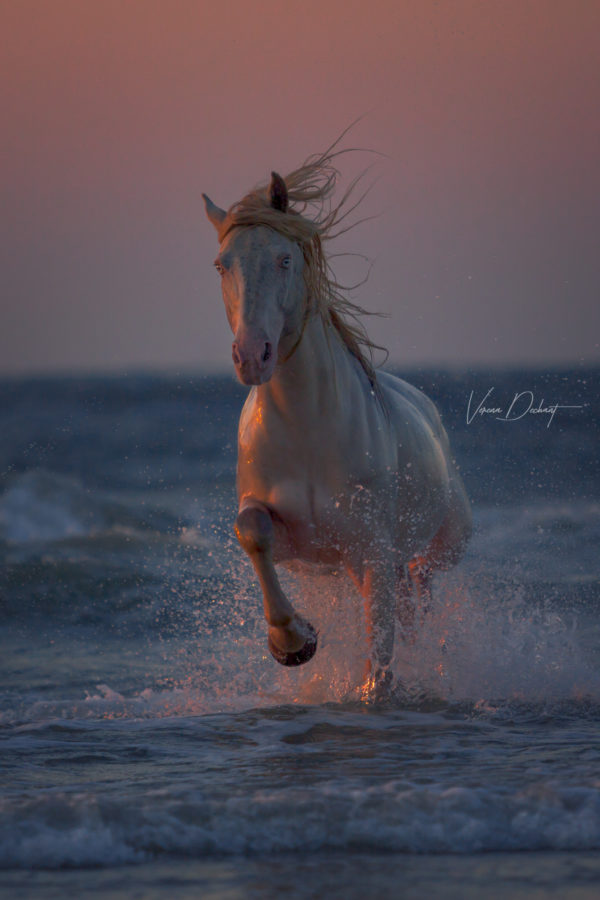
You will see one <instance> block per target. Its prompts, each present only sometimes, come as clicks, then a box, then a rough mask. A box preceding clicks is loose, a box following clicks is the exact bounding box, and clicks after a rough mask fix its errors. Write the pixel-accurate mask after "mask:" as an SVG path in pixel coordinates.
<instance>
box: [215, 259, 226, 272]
mask: <svg viewBox="0 0 600 900" xmlns="http://www.w3.org/2000/svg"><path fill="white" fill-rule="evenodd" d="M215 269H216V270H217V272H218V273H219V275H224V274H225V267H224V266H222V265H221V263H220V262H218V261H217V262H216V263H215Z"/></svg>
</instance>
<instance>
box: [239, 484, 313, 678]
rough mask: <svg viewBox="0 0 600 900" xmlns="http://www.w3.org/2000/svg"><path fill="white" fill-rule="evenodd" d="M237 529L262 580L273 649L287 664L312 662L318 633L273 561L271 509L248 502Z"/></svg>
mask: <svg viewBox="0 0 600 900" xmlns="http://www.w3.org/2000/svg"><path fill="white" fill-rule="evenodd" d="M235 533H236V534H237V538H238V540H239V542H240V544H241V545H242V547H243V548H244V550H245V551H246V553H247V554H248V556H249V557H250V560H251V561H252V565H253V566H254V570H255V572H256V574H257V575H258V580H259V581H260V586H261V588H262V592H263V603H264V610H265V619H266V620H267V623H268V625H269V637H268V644H269V650H270V651H271V653H272V655H273V656H274V658H275V659H276V660H277V662H279V663H281V664H282V665H283V666H300V665H302V663H305V662H308V661H309V659H311V658H312V657H313V656H314V655H315V653H316V650H317V633H316V631H315V629H314V628H313V626H312V625H311V624H310V622H307V621H306V620H305V619H303V618H302V617H301V616H299V615H298V613H297V612H296V611H295V610H294V607H293V606H292V604H291V603H290V601H289V600H288V598H287V597H286V595H285V594H284V592H283V590H282V587H281V585H280V583H279V579H278V577H277V572H276V571H275V566H274V564H273V550H274V546H275V539H276V536H275V528H274V525H273V518H272V516H271V513H270V512H269V510H268V509H267V508H266V507H265V506H263V505H262V504H261V503H259V502H258V501H249V502H246V503H245V504H244V505H243V506H242V508H241V509H240V512H239V514H238V517H237V519H236V522H235Z"/></svg>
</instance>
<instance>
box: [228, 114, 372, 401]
mask: <svg viewBox="0 0 600 900" xmlns="http://www.w3.org/2000/svg"><path fill="white" fill-rule="evenodd" d="M346 130H348V129H346ZM345 133H346V132H344V133H343V134H342V135H340V137H339V138H338V139H337V140H336V141H335V142H334V143H333V144H332V145H331V147H329V148H328V149H327V150H325V152H324V153H321V154H317V155H314V156H310V157H309V158H308V159H307V160H306V161H305V162H304V163H303V164H302V165H301V166H300V168H298V169H295V170H294V171H293V172H290V173H289V175H286V176H285V177H284V179H283V180H284V181H285V185H286V188H287V193H288V200H289V206H288V209H287V211H286V212H282V211H281V210H278V209H274V208H273V207H272V206H271V203H270V198H269V185H268V184H265V185H260V186H259V187H257V188H256V189H255V190H253V191H250V192H249V193H248V194H246V196H245V197H243V198H242V199H241V200H239V201H238V202H237V203H235V204H234V205H233V206H232V207H231V208H230V209H229V210H228V212H227V215H226V217H225V219H224V220H223V222H222V224H221V226H220V228H219V242H222V241H223V240H224V238H225V237H226V235H227V234H228V233H229V232H230V231H231V230H232V229H234V228H238V227H243V226H253V225H266V226H268V227H269V228H273V229H274V230H275V231H278V232H279V233H280V234H283V235H284V236H285V237H287V238H289V239H290V240H292V241H295V242H296V243H298V244H299V245H300V246H301V248H302V252H303V254H304V281H305V284H306V288H307V299H308V301H310V300H311V299H312V301H313V302H314V303H316V306H317V310H318V312H319V313H320V314H321V316H322V317H323V319H324V320H325V321H329V322H331V324H332V325H333V326H334V327H335V329H336V330H337V332H338V333H339V335H340V337H341V338H342V340H343V342H344V344H345V345H346V347H347V348H348V350H349V351H350V353H352V354H353V355H354V356H355V357H356V358H357V359H358V361H359V362H360V364H361V366H362V367H363V369H364V370H365V372H366V374H367V376H368V378H369V380H370V382H371V384H372V385H373V386H374V387H376V386H377V377H376V374H375V369H374V367H373V360H372V357H373V351H374V350H383V351H384V353H385V352H386V351H385V350H384V348H383V347H380V346H379V345H378V344H375V343H374V342H373V341H372V340H371V339H370V338H369V336H368V334H367V332H366V330H365V328H364V326H363V324H362V322H361V321H360V317H361V316H363V315H373V314H372V313H369V312H368V311H367V310H365V309H363V308H362V307H361V306H359V305H358V304H356V303H354V302H353V301H352V300H350V298H349V296H348V293H349V291H350V290H352V289H353V288H355V287H358V286H359V285H351V286H344V285H342V284H340V283H339V282H338V281H337V279H336V277H335V275H334V273H333V270H332V268H331V265H330V262H329V259H328V257H327V254H326V253H325V250H324V244H325V243H326V242H327V241H330V240H333V239H334V238H337V237H339V236H340V235H341V234H344V233H345V232H347V231H349V230H350V229H351V228H354V227H355V226H356V225H358V224H359V223H360V222H364V221H366V219H365V218H362V219H360V220H358V221H356V222H353V223H351V224H346V225H342V223H344V222H345V221H346V220H347V218H348V216H349V215H350V214H351V213H352V212H353V211H354V210H355V209H356V208H357V207H358V206H359V204H360V203H361V201H362V200H363V199H364V197H365V196H366V194H367V193H368V190H369V189H368V188H367V190H365V191H363V193H362V194H361V195H360V196H359V197H358V199H357V200H355V199H354V197H353V194H354V191H355V189H356V187H357V186H358V185H359V183H360V182H361V181H362V179H363V178H364V176H365V175H366V173H367V172H368V171H369V169H366V170H364V171H363V172H361V173H360V175H358V176H357V177H356V178H355V179H354V180H353V181H352V183H351V184H350V186H349V187H348V188H347V190H346V191H345V193H344V195H343V196H342V198H341V200H340V202H339V203H337V204H335V205H334V204H333V201H332V195H333V194H334V192H335V188H336V184H337V180H338V178H339V175H340V173H339V171H338V169H337V168H336V166H335V163H336V161H337V159H338V158H339V157H340V156H342V155H344V154H346V153H352V152H355V151H354V150H352V149H348V150H335V148H336V146H337V145H338V144H339V142H340V140H341V139H342V138H343V136H344V134H345ZM349 201H352V202H351V203H349ZM365 280H366V279H365ZM362 283H363V282H360V284H362Z"/></svg>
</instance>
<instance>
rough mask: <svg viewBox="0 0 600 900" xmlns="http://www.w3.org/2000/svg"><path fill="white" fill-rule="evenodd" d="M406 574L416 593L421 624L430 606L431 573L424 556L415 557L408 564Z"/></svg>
mask: <svg viewBox="0 0 600 900" xmlns="http://www.w3.org/2000/svg"><path fill="white" fill-rule="evenodd" d="M408 573H409V576H410V581H411V582H412V584H413V586H414V589H415V591H416V598H415V599H416V608H417V610H418V612H419V617H420V619H421V624H423V620H424V618H425V616H426V615H427V613H428V612H429V610H430V609H431V604H432V592H431V581H432V578H433V573H432V571H431V566H430V565H429V562H428V561H427V559H426V558H425V557H424V556H415V557H414V558H413V559H411V561H410V562H409V564H408Z"/></svg>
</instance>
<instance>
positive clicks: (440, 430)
mask: <svg viewBox="0 0 600 900" xmlns="http://www.w3.org/2000/svg"><path fill="white" fill-rule="evenodd" d="M377 381H378V384H379V387H380V389H381V392H382V395H383V398H384V402H385V404H386V407H387V409H388V412H389V414H390V417H391V419H392V421H394V420H399V421H400V422H403V421H404V418H405V416H406V414H407V413H408V412H410V413H411V414H413V415H414V413H415V412H416V413H417V414H418V415H419V416H420V417H421V418H422V419H423V420H424V422H425V424H426V425H427V426H428V427H429V428H430V429H431V431H432V433H433V435H434V436H435V437H436V438H437V439H438V440H440V441H441V442H442V445H443V447H444V450H446V449H447V447H448V438H447V436H446V432H445V430H444V426H443V425H442V421H441V419H440V415H439V413H438V410H437V407H436V405H435V403H434V402H433V401H432V400H430V399H429V397H428V396H427V395H426V394H424V393H423V391H420V390H419V389H418V388H416V387H414V385H412V384H409V383H408V381H404V380H403V379H402V378H398V377H397V376H396V375H392V374H390V373H389V372H382V371H379V372H377Z"/></svg>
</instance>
